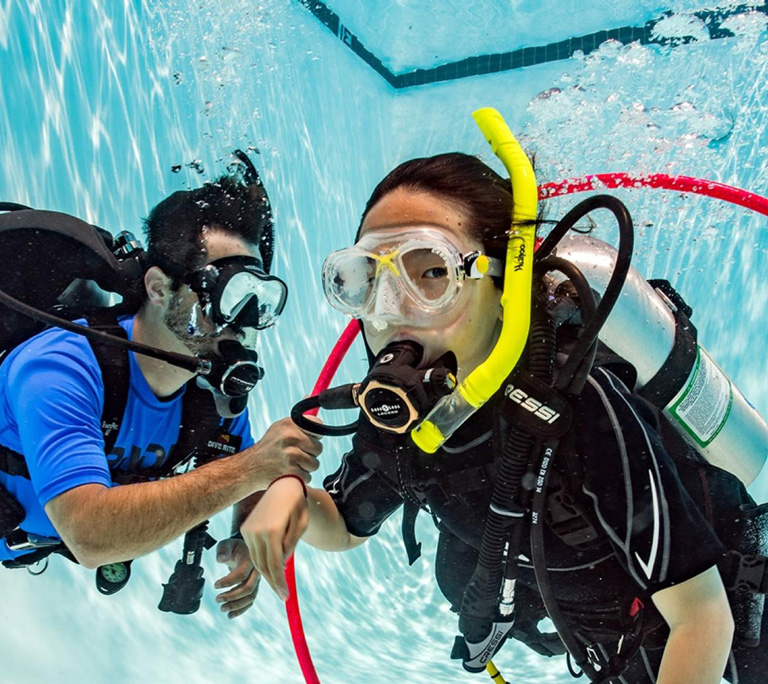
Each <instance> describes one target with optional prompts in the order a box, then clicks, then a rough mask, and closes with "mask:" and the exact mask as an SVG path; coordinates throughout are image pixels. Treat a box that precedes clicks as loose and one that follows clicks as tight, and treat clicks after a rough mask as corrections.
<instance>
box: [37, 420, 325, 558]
mask: <svg viewBox="0 0 768 684" xmlns="http://www.w3.org/2000/svg"><path fill="white" fill-rule="evenodd" d="M321 450H322V445H321V444H320V442H319V440H317V439H316V438H314V437H312V436H310V435H307V434H306V433H305V432H303V431H302V430H300V429H299V428H298V427H297V426H296V425H295V424H294V423H293V422H292V421H291V420H290V419H289V418H285V419H283V420H281V421H279V422H277V423H275V424H274V425H272V426H271V427H270V428H269V430H267V433H266V434H265V435H264V437H263V438H262V439H261V440H260V441H259V442H257V443H256V444H255V445H254V446H252V447H249V448H248V449H246V450H244V451H242V452H240V453H239V454H235V455H233V456H229V457H227V458H224V459H220V460H219V461H216V462H213V463H209V464H207V465H205V466H202V467H200V468H198V469H196V470H193V471H192V472H189V473H185V474H184V475H179V476H177V477H172V478H168V479H166V480H159V481H155V482H146V483H140V484H132V485H123V486H120V487H112V488H108V487H105V486H103V485H100V484H88V485H82V486H79V487H75V488H73V489H70V490H68V491H66V492H64V493H63V494H60V495H59V496H57V497H55V498H54V499H52V500H51V501H49V502H48V503H47V504H46V506H45V510H46V513H47V514H48V516H49V517H50V519H51V521H52V522H53V525H54V527H55V528H56V530H57V531H58V532H59V534H60V535H61V538H62V539H63V540H64V542H65V543H66V545H67V547H68V548H69V549H70V551H71V552H72V553H73V554H74V556H75V558H77V560H78V562H80V563H81V564H82V565H84V566H86V567H91V568H95V567H98V566H100V565H105V564H107V563H114V562H117V561H121V560H129V559H132V558H136V557H138V556H142V555H144V554H146V553H149V552H150V551H154V550H155V549H158V548H160V547H161V546H164V545H165V544H167V543H168V542H170V541H171V540H173V539H175V538H176V537H178V536H179V535H181V534H183V533H185V532H186V531H187V530H189V529H191V528H192V527H194V526H195V525H198V524H199V523H201V522H203V521H204V520H206V519H208V518H209V517H211V516H212V515H214V514H216V513H218V512H219V511H221V510H223V509H225V508H227V507H229V506H232V505H234V504H235V503H237V502H239V501H241V500H243V499H247V498H248V497H250V496H251V495H252V494H253V493H254V492H256V491H258V490H263V489H265V488H266V487H268V486H269V483H270V482H272V481H273V480H274V479H276V478H277V477H279V476H280V475H283V474H287V473H291V474H295V475H298V476H299V477H301V478H302V479H303V480H305V481H309V473H310V472H313V471H315V470H316V469H317V467H318V462H317V458H316V457H317V456H318V455H319V454H320V452H321Z"/></svg>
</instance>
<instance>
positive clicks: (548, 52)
mask: <svg viewBox="0 0 768 684" xmlns="http://www.w3.org/2000/svg"><path fill="white" fill-rule="evenodd" d="M298 2H299V3H300V4H301V5H303V6H304V7H306V8H307V9H308V10H309V11H310V12H312V14H313V15H314V16H315V17H316V18H317V19H318V20H319V21H320V22H321V23H322V24H323V25H324V26H325V27H326V28H328V29H329V30H330V31H331V32H332V33H333V34H334V35H336V36H337V37H338V38H339V40H341V41H342V42H343V43H344V44H345V45H346V46H347V47H348V48H349V49H350V50H352V52H354V53H355V54H356V55H357V56H358V57H360V59H362V60H363V61H364V62H365V63H366V64H368V66H370V67H371V68H372V69H373V70H374V71H375V72H376V73H378V74H379V75H380V76H381V77H382V78H384V80H386V81H387V83H389V84H390V85H391V86H392V87H393V88H395V89H396V90H400V89H402V88H412V87H414V86H420V85H427V84H429V83H438V82H441V81H454V80H457V79H460V78H469V77H471V76H481V75H484V74H494V73H499V72H502V71H510V70H513V69H522V68H523V67H531V66H535V65H537V64H545V63H547V62H557V61H560V60H564V59H568V58H570V57H571V56H572V55H573V54H574V53H575V52H576V51H577V50H581V52H583V53H584V54H585V55H588V54H589V53H590V52H594V51H595V50H597V49H598V48H599V47H600V45H602V44H603V43H604V42H605V41H606V40H616V41H618V42H620V43H622V44H623V45H629V44H630V43H635V42H637V43H640V44H641V45H663V46H668V47H677V46H678V45H685V44H687V43H690V42H692V41H693V40H694V38H692V37H691V36H685V37H683V38H663V37H657V36H654V33H653V31H654V28H655V27H656V25H657V24H658V23H659V22H660V21H662V20H664V19H666V18H668V17H670V16H672V14H673V13H672V12H671V11H668V12H665V13H664V14H662V15H661V16H660V17H658V18H656V19H653V20H651V21H648V22H646V23H645V24H644V25H643V26H622V27H621V28H615V29H608V30H604V31H596V32H595V33H588V34H586V35H583V36H576V37H573V38H567V39H566V40H561V41H559V42H557V43H549V44H548V45H541V46H535V47H525V48H520V49H518V50H513V51H512V52H501V53H495V54H490V55H477V56H475V57H467V58H466V59H461V60H458V61H455V62H449V63H447V64H442V65H440V66H437V67H432V68H430V69H416V70H414V71H409V72H406V73H402V74H393V73H392V72H391V71H390V70H389V69H387V67H385V66H384V64H383V62H382V61H381V60H380V59H379V58H378V57H376V55H374V54H373V53H372V52H371V51H370V50H368V49H367V48H366V47H365V45H363V43H362V42H361V41H360V39H358V37H357V36H355V35H354V34H353V33H352V32H351V31H350V30H349V29H348V28H347V27H346V26H345V25H344V24H343V22H342V21H341V19H340V18H339V16H338V15H337V14H336V13H335V12H334V11H333V10H332V9H330V8H329V7H328V6H327V5H326V4H325V3H324V2H321V1H320V0H298ZM748 11H758V12H762V13H764V14H768V0H766V2H764V3H762V4H759V5H755V4H744V5H739V6H738V7H735V8H732V9H729V10H702V11H700V12H693V14H694V15H695V16H696V17H698V18H699V19H701V21H702V22H704V24H705V25H706V27H707V29H708V30H709V35H710V38H711V39H713V40H717V39H720V38H732V37H733V33H731V31H729V30H728V29H726V28H723V27H722V24H723V23H724V22H725V20H726V19H728V18H729V17H731V16H733V15H734V14H740V13H743V12H748Z"/></svg>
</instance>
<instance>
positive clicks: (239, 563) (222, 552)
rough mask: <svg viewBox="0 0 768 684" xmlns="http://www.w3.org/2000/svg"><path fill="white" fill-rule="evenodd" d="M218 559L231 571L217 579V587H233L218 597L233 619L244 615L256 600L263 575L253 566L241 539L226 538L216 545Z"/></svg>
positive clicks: (222, 606) (223, 610)
mask: <svg viewBox="0 0 768 684" xmlns="http://www.w3.org/2000/svg"><path fill="white" fill-rule="evenodd" d="M216 560H217V561H218V562H219V563H224V564H225V565H226V566H227V567H228V568H229V569H230V572H229V574H227V575H224V577H222V578H221V579H219V580H217V581H216V584H214V587H215V588H216V589H225V588H229V587H231V589H229V591H224V592H222V593H221V594H219V595H218V596H217V597H216V601H217V602H218V603H221V604H222V605H221V610H222V612H224V613H226V614H227V617H228V618H229V619H230V620H231V619H232V618H236V617H238V616H239V615H242V614H243V613H244V612H245V611H246V610H248V609H249V608H250V607H251V606H252V605H253V602H254V601H255V600H256V594H257V593H258V591H259V580H260V579H261V576H260V575H259V573H258V572H257V571H256V569H255V568H254V567H253V562H252V561H251V557H250V556H249V555H248V547H247V546H246V545H245V542H244V541H242V540H241V539H224V540H223V541H220V542H219V545H218V546H217V547H216Z"/></svg>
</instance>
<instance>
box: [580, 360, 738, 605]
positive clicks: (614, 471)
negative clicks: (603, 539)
mask: <svg viewBox="0 0 768 684" xmlns="http://www.w3.org/2000/svg"><path fill="white" fill-rule="evenodd" d="M574 418H575V426H574V427H575V428H576V444H577V449H578V452H579V454H580V456H581V457H582V458H583V459H584V466H585V476H584V485H583V488H584V492H585V494H586V495H587V496H588V497H589V498H590V499H592V501H593V503H594V510H595V513H596V516H597V519H598V521H599V524H600V525H601V526H602V528H603V529H604V530H605V531H606V533H607V534H608V537H609V539H610V541H611V544H612V546H613V548H614V550H615V551H616V555H617V557H618V560H619V562H620V563H621V565H622V566H623V567H624V569H625V570H626V572H627V573H628V574H629V575H630V576H631V577H632V578H633V579H634V581H635V582H636V583H637V584H638V585H639V586H640V588H641V589H643V590H645V591H647V592H648V593H649V594H652V593H654V592H656V591H659V590H661V589H664V588H666V587H669V586H672V585H674V584H679V583H681V582H684V581H686V580H688V579H691V578H692V577H695V576H696V575H698V574H700V573H702V572H704V571H705V570H707V569H708V568H710V567H712V566H713V565H716V564H717V562H718V561H719V560H720V559H721V558H722V557H723V555H724V554H725V553H726V549H725V547H724V546H723V545H722V543H721V542H720V540H719V539H718V538H717V536H716V535H715V533H714V531H713V530H712V528H711V527H710V525H709V524H708V523H707V521H706V520H705V518H704V516H703V515H702V513H701V512H700V511H699V509H698V507H697V506H696V504H695V503H694V501H693V500H692V498H691V496H690V495H689V493H688V492H687V491H686V489H685V487H684V486H683V485H682V483H681V481H680V477H679V475H678V472H677V468H676V467H675V464H674V462H673V461H672V459H671V458H670V456H669V455H668V454H667V452H666V450H665V449H664V446H663V444H662V442H661V438H660V437H659V434H658V431H657V429H656V416H655V414H654V413H653V411H651V410H650V408H649V407H648V405H647V404H645V403H644V402H643V400H642V399H639V398H638V397H637V396H635V395H632V394H631V393H630V392H629V391H628V390H627V388H626V387H625V386H624V385H623V384H622V383H621V381H620V380H619V379H618V378H616V376H614V375H612V374H611V373H610V372H608V371H606V370H605V369H602V368H598V369H596V370H595V371H594V372H593V374H592V375H591V376H590V377H589V382H588V383H587V385H586V386H585V388H584V392H583V393H582V397H581V399H580V402H579V404H578V406H577V408H576V411H575V415H574Z"/></svg>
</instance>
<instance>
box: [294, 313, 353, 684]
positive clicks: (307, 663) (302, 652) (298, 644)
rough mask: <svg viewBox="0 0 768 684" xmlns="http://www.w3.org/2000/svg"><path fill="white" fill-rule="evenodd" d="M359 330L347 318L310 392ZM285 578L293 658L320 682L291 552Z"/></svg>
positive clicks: (313, 682) (324, 383)
mask: <svg viewBox="0 0 768 684" xmlns="http://www.w3.org/2000/svg"><path fill="white" fill-rule="evenodd" d="M359 332H360V324H359V323H358V322H357V321H350V323H349V325H348V326H347V327H346V328H345V329H344V332H343V333H341V337H339V341H338V342H337V343H336V345H335V346H334V348H333V351H332V352H331V355H330V356H329V357H328V360H327V361H326V362H325V365H324V366H323V370H321V371H320V376H319V377H318V378H317V382H316V383H315V387H314V389H313V390H312V396H314V395H316V394H319V393H320V392H322V391H323V390H324V389H327V388H328V385H330V384H331V380H333V376H334V375H335V374H336V370H337V369H338V367H339V364H340V363H341V361H342V359H343V358H344V355H345V354H346V353H347V351H348V350H349V348H350V346H351V345H352V342H353V341H354V339H355V337H357V333H359ZM307 413H309V414H311V415H316V414H317V409H315V410H314V411H308V412H307ZM285 580H286V582H287V584H288V600H287V601H286V602H285V610H286V612H287V613H288V624H289V625H290V627H291V638H292V639H293V648H294V650H295V651H296V658H297V659H298V661H299V665H300V667H301V671H302V672H303V673H304V679H305V680H306V682H307V684H320V680H319V679H318V678H317V672H315V666H314V664H313V663H312V656H311V655H310V654H309V647H308V646H307V639H306V637H305V636H304V626H303V625H302V623H301V611H300V610H299V597H298V594H297V593H296V571H295V568H294V564H293V556H291V557H290V558H289V559H288V563H286V566H285Z"/></svg>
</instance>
